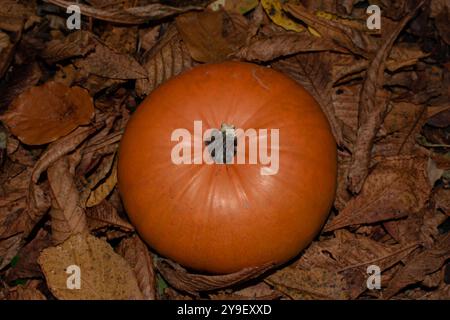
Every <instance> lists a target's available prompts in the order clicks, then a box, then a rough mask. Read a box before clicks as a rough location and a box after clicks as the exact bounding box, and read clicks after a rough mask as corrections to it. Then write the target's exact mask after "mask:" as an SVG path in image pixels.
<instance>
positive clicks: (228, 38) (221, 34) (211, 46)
mask: <svg viewBox="0 0 450 320" xmlns="http://www.w3.org/2000/svg"><path fill="white" fill-rule="evenodd" d="M176 25H177V29H178V32H179V33H180V35H181V38H182V39H183V41H184V43H185V44H186V46H187V48H188V49H189V52H190V54H191V56H192V58H193V59H194V60H196V61H199V62H219V61H223V60H225V59H227V58H228V56H229V55H230V54H231V53H233V52H235V51H236V50H237V49H238V48H239V47H241V46H242V45H244V44H245V41H246V33H245V30H246V28H248V26H247V22H246V19H245V18H243V17H242V16H241V15H239V14H233V13H227V12H225V11H217V12H214V11H204V12H190V13H186V14H184V15H182V16H179V17H178V18H177V19H176Z"/></svg>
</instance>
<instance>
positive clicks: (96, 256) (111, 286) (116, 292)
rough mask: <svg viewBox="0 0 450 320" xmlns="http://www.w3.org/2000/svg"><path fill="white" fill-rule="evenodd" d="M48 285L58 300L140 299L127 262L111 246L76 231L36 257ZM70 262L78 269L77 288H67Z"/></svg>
mask: <svg viewBox="0 0 450 320" xmlns="http://www.w3.org/2000/svg"><path fill="white" fill-rule="evenodd" d="M38 262H39V265H40V266H41V268H42V271H43V272H44V275H45V278H46V280H47V285H48V287H49V289H50V291H51V292H52V293H53V295H54V296H55V297H56V298H58V299H61V300H121V299H133V300H134V299H142V294H141V292H140V290H139V287H138V283H137V281H136V277H135V275H134V272H133V270H132V269H131V267H130V266H129V265H128V263H127V262H126V261H125V260H124V259H123V258H122V257H121V256H119V255H118V254H116V253H115V252H114V250H113V249H112V248H111V246H110V245H109V244H108V243H107V242H105V241H103V240H100V239H98V238H96V237H94V236H91V235H89V234H77V235H74V236H72V237H70V238H69V239H67V240H66V241H65V242H64V243H63V244H61V245H59V246H57V247H51V248H47V249H45V250H44V251H42V253H41V255H40V257H39V260H38ZM70 266H78V267H79V268H80V269H79V270H80V284H81V286H80V289H78V290H73V289H70V288H68V286H67V283H68V281H69V280H70V279H68V278H69V277H70V276H71V274H72V275H75V274H74V273H70V272H72V271H70V270H69V271H70V272H69V273H66V271H68V268H69V267H70Z"/></svg>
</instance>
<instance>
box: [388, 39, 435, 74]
mask: <svg viewBox="0 0 450 320" xmlns="http://www.w3.org/2000/svg"><path fill="white" fill-rule="evenodd" d="M427 56H429V54H428V53H425V52H423V51H422V50H420V48H419V47H418V45H416V44H411V43H405V44H404V43H402V44H399V45H396V46H393V47H392V50H391V52H390V53H389V56H388V58H387V60H386V69H387V70H389V71H390V72H395V71H397V70H399V69H401V68H405V67H408V66H412V65H415V64H416V63H417V61H419V59H422V58H425V57H427Z"/></svg>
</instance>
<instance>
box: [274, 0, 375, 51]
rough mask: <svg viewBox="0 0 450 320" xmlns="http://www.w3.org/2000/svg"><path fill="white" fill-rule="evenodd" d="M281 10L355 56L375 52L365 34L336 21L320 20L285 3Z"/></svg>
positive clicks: (304, 10) (299, 8)
mask: <svg viewBox="0 0 450 320" xmlns="http://www.w3.org/2000/svg"><path fill="white" fill-rule="evenodd" d="M283 8H284V9H286V11H288V12H289V13H290V14H292V15H293V16H294V17H296V18H298V19H300V20H302V21H304V22H305V23H306V24H308V26H310V27H312V28H314V30H317V31H318V32H319V34H320V35H321V36H322V37H326V38H328V39H331V40H333V41H335V42H336V43H337V44H338V45H341V46H343V47H344V48H347V49H348V50H350V51H351V52H353V53H355V54H358V55H362V56H367V55H368V53H369V52H373V51H374V50H375V44H374V42H373V40H372V39H371V38H370V37H369V36H368V34H367V33H365V32H362V31H360V30H358V29H355V28H352V27H349V26H347V25H344V24H342V23H339V22H337V21H333V20H329V19H324V18H320V17H318V16H316V15H314V14H313V13H311V12H309V11H308V10H306V8H305V7H304V6H302V5H300V4H297V5H294V4H290V3H287V4H286V5H284V6H283Z"/></svg>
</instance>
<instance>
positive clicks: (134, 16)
mask: <svg viewBox="0 0 450 320" xmlns="http://www.w3.org/2000/svg"><path fill="white" fill-rule="evenodd" d="M44 1H45V2H48V3H51V4H54V5H57V6H60V7H63V8H68V7H69V6H70V5H71V4H72V2H70V1H65V0H44ZM77 5H78V6H79V7H80V11H81V14H82V15H85V16H88V17H93V18H95V19H99V20H104V21H109V22H114V23H122V24H141V23H146V22H148V21H151V20H160V19H163V18H166V17H169V16H172V15H175V14H178V13H182V12H186V11H191V10H198V9H202V8H201V7H197V6H186V7H184V8H177V7H171V6H167V5H164V4H159V3H153V4H148V5H145V6H140V7H131V8H121V9H109V10H108V9H98V8H95V7H92V6H89V5H85V4H82V3H77Z"/></svg>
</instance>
